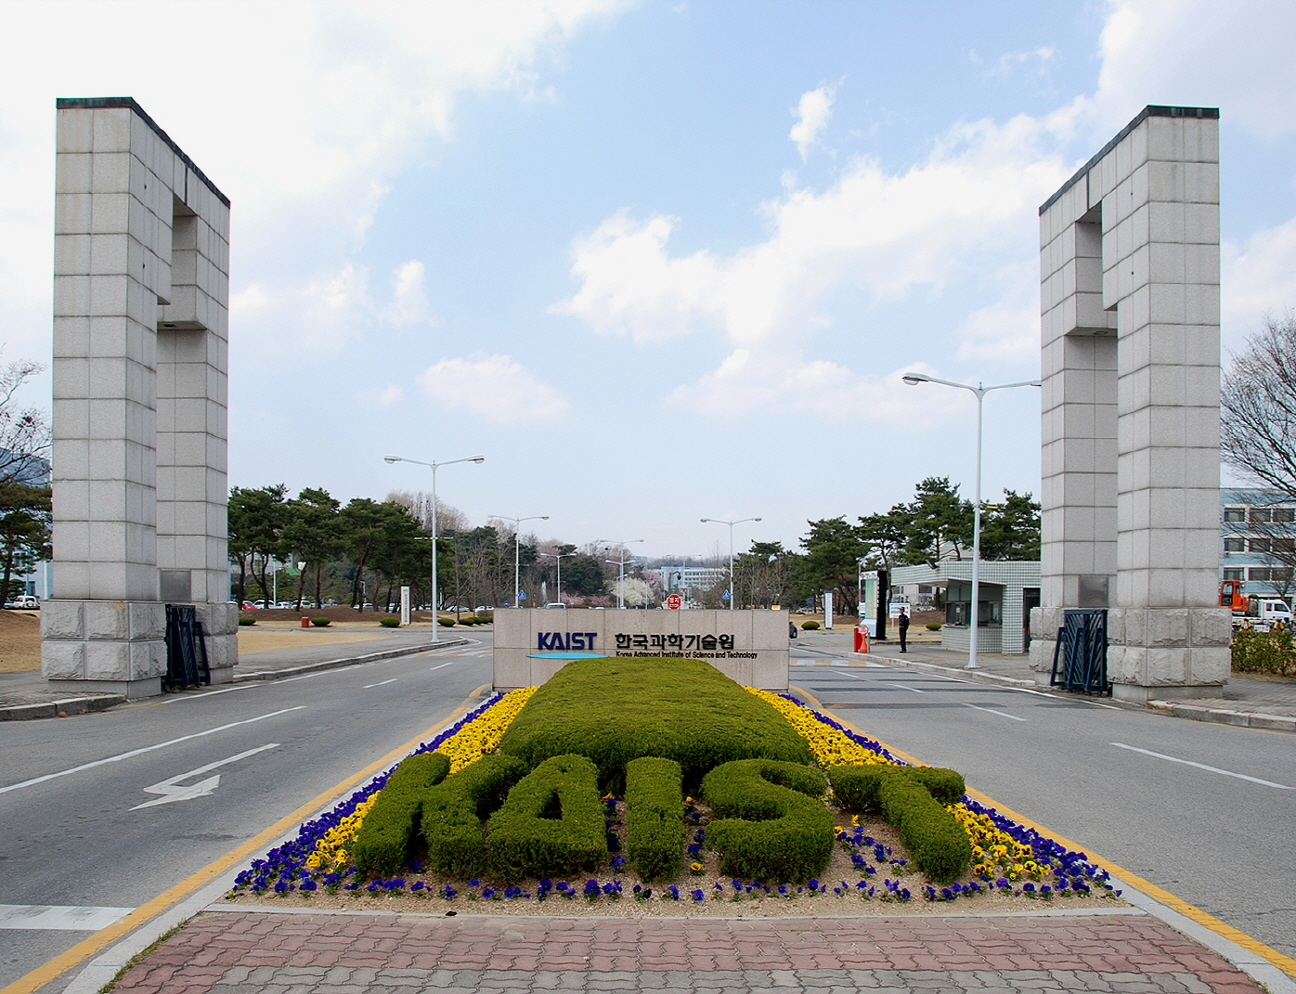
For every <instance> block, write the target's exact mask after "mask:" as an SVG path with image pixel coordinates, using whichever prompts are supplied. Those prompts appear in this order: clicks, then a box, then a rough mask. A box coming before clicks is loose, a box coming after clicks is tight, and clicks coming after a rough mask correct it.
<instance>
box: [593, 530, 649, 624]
mask: <svg viewBox="0 0 1296 994" xmlns="http://www.w3.org/2000/svg"><path fill="white" fill-rule="evenodd" d="M642 541H644V539H642V538H632V539H631V540H630V541H629V542H619V543H618V544H617V548H618V549H620V550H621V558H620V559H604V560H603V561H604V562H605V563H616V564H617V565H618V566H619V567H620V568H621V573H620V575H619V576H618V578H617V609H618V610H621V611H624V610H625V564H626V563H627V562H629V561H630V560H629V557H627V556H626V549H625V547H626V546H627V545H634V543H635V542H642Z"/></svg>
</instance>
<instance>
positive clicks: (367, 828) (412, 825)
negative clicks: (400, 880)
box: [354, 752, 450, 875]
mask: <svg viewBox="0 0 1296 994" xmlns="http://www.w3.org/2000/svg"><path fill="white" fill-rule="evenodd" d="M449 772H450V760H449V759H447V758H446V757H445V756H444V755H443V754H441V753H439V752H421V753H418V754H416V755H414V756H406V757H405V759H403V760H401V764H400V765H399V766H398V767H396V769H395V770H393V771H392V773H391V775H390V776H389V777H388V778H387V783H386V785H385V786H384V787H383V789H382V790H381V791H379V793H378V800H377V801H375V802H374V806H373V808H372V810H370V812H369V814H367V815H366V816H365V819H364V821H363V822H361V823H360V831H359V833H358V834H357V835H356V841H355V852H354V856H355V865H356V867H357V868H359V869H360V871H361V872H368V871H371V870H372V871H373V872H375V873H379V874H383V875H387V874H392V873H396V872H398V871H399V870H400V869H402V868H403V867H404V865H405V863H406V861H407V860H408V859H409V849H410V842H411V841H412V840H413V838H414V836H415V833H416V832H417V831H418V825H419V815H420V813H421V812H422V810H423V799H424V797H425V795H426V794H427V792H428V790H429V789H430V788H432V787H435V786H436V785H437V784H439V783H440V782H441V781H442V780H444V779H445V778H446V774H447V773H449Z"/></svg>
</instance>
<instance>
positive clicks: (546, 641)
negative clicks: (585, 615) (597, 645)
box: [536, 632, 598, 652]
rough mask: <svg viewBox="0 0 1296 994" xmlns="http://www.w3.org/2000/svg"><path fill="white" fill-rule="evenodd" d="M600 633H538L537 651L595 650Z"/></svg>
mask: <svg viewBox="0 0 1296 994" xmlns="http://www.w3.org/2000/svg"><path fill="white" fill-rule="evenodd" d="M597 636H598V632H536V650H537V651H548V652H571V651H572V650H573V649H593V648H594V639H595V638H596V637H597Z"/></svg>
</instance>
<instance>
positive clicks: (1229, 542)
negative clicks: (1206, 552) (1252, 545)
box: [1224, 538, 1246, 552]
mask: <svg viewBox="0 0 1296 994" xmlns="http://www.w3.org/2000/svg"><path fill="white" fill-rule="evenodd" d="M1224 551H1225V552H1246V539H1244V538H1226V539H1225V540H1224Z"/></svg>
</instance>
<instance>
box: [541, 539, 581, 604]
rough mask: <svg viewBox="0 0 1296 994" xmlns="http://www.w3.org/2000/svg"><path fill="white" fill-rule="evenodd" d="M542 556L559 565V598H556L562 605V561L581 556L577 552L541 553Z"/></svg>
mask: <svg viewBox="0 0 1296 994" xmlns="http://www.w3.org/2000/svg"><path fill="white" fill-rule="evenodd" d="M540 555H542V556H544V557H545V558H546V559H552V560H554V561H555V562H556V563H557V564H558V596H557V598H555V599H556V600H557V601H558V603H559V604H561V603H562V561H563V560H564V559H570V558H571V557H572V556H575V555H579V553H576V552H541V553H540Z"/></svg>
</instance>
